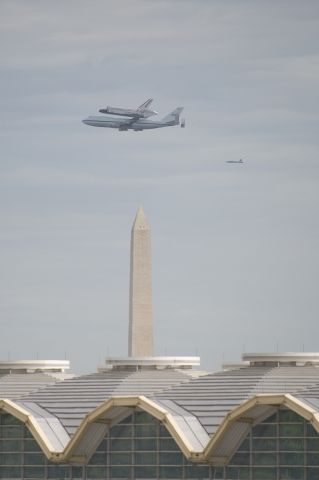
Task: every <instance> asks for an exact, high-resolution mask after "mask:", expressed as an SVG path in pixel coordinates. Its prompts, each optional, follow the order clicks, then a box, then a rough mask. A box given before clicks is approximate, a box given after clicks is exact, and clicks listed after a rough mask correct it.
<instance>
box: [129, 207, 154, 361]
mask: <svg viewBox="0 0 319 480" xmlns="http://www.w3.org/2000/svg"><path fill="white" fill-rule="evenodd" d="M128 354H129V356H130V357H151V356H153V318H152V255H151V228H150V225H149V223H148V221H147V218H146V216H145V213H144V210H143V208H142V207H140V208H139V209H138V211H137V214H136V217H135V220H134V223H133V227H132V232H131V266H130V316H129V341H128Z"/></svg>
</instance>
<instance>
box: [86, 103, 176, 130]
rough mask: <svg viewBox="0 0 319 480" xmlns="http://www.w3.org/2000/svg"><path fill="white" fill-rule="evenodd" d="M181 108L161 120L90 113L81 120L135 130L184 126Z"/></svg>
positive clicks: (97, 124)
mask: <svg viewBox="0 0 319 480" xmlns="http://www.w3.org/2000/svg"><path fill="white" fill-rule="evenodd" d="M182 110H183V108H182V107H178V108H176V109H175V110H174V111H173V112H171V113H170V114H168V115H166V117H164V118H163V119H162V120H157V121H156V120H149V119H148V118H134V117H133V118H130V119H128V118H119V117H111V116H109V115H108V116H102V115H92V116H89V117H88V118H86V119H84V120H82V122H83V123H85V125H91V126H92V127H104V128H117V129H118V130H120V131H126V130H134V131H136V132H138V131H142V130H151V129H154V128H163V127H171V126H174V125H181V126H183V127H184V125H185V124H184V122H182V123H180V120H179V116H180V113H181V112H182Z"/></svg>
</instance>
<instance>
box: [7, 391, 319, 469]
mask: <svg viewBox="0 0 319 480" xmlns="http://www.w3.org/2000/svg"><path fill="white" fill-rule="evenodd" d="M282 405H284V406H286V407H287V408H289V409H290V410H292V411H294V412H296V413H297V414H298V415H300V416H302V417H303V418H305V419H306V420H307V421H309V422H311V423H312V425H313V426H314V428H315V429H316V431H317V432H318V433H319V412H318V411H317V410H316V409H314V408H312V407H310V406H309V405H308V404H307V403H305V402H303V401H302V400H299V399H297V398H296V397H294V396H292V395H290V394H278V395H267V394H259V395H256V396H254V397H252V398H250V399H248V400H247V401H246V402H244V403H242V404H241V405H239V406H238V407H236V408H235V409H234V410H232V411H231V412H229V413H228V415H226V417H225V419H224V420H223V422H222V423H221V425H220V426H219V428H218V430H217V431H216V433H215V434H214V435H213V437H211V438H210V439H209V440H208V442H207V444H206V445H203V447H202V448H198V444H196V442H195V441H194V431H193V430H192V428H191V427H190V424H191V422H190V420H194V419H195V417H192V416H191V415H188V416H187V420H188V421H185V418H184V417H183V412H181V413H180V414H178V415H174V414H173V413H172V412H170V411H169V410H168V409H165V408H163V407H162V406H161V405H159V404H158V403H157V402H156V401H153V400H150V399H148V398H147V397H145V396H134V397H129V396H119V397H111V398H110V399H108V400H106V401H105V402H104V403H102V404H101V405H99V406H98V407H96V408H95V409H94V410H93V411H92V412H90V413H89V414H87V415H86V417H85V418H84V419H83V420H82V422H81V424H80V426H79V427H78V429H77V431H76V432H75V434H74V436H73V437H72V439H70V438H69V437H67V436H65V437H64V438H63V439H60V447H58V448H57V446H58V443H57V442H56V444H55V445H54V437H53V436H52V438H49V435H47V434H46V431H45V427H46V425H45V422H47V426H48V425H49V423H48V422H50V421H51V420H52V419H51V417H50V414H49V413H48V412H47V415H45V416H43V417H41V415H39V416H38V417H37V416H36V415H33V414H32V412H31V411H28V410H27V409H26V408H23V407H22V406H21V405H19V404H17V403H15V402H13V401H10V400H7V399H4V400H0V410H2V411H4V412H6V413H8V414H10V415H12V416H14V417H15V418H17V419H18V420H20V421H21V422H22V423H24V425H26V427H27V428H28V429H29V430H30V432H31V433H32V435H33V437H34V439H35V440H36V441H37V443H38V444H39V446H40V447H41V449H42V451H43V452H44V454H45V455H46V457H47V458H48V459H49V460H51V461H55V462H57V463H62V462H70V461H73V462H77V463H82V464H85V463H87V462H88V460H89V458H90V456H91V454H92V453H93V451H95V449H96V447H97V446H98V444H99V442H100V441H101V440H102V439H103V437H104V435H105V434H106V433H107V431H108V430H109V429H110V428H111V427H112V426H113V425H115V424H117V423H118V422H120V421H121V420H122V419H124V418H125V417H126V416H128V415H130V414H131V413H132V411H133V410H134V409H135V408H139V409H141V410H143V411H145V412H147V413H149V414H150V415H152V416H153V417H154V418H156V419H157V420H159V421H160V422H162V423H163V425H165V427H166V428H167V430H168V431H169V433H170V434H171V436H172V437H173V438H174V440H175V441H176V443H177V444H178V446H179V448H180V449H181V451H182V452H183V454H184V455H185V456H186V458H188V459H189V460H192V461H194V462H210V463H213V464H215V465H224V464H226V463H227V462H228V460H229V459H230V458H231V456H232V455H233V453H234V452H235V451H236V450H237V448H238V446H239V444H240V443H241V441H242V440H243V438H244V437H245V435H246V434H247V432H248V431H249V429H250V428H251V426H252V425H256V424H258V423H260V422H261V421H263V420H264V419H265V418H267V417H268V416H269V415H271V414H272V412H274V411H276V410H277V408H278V407H279V406H282ZM39 408H40V407H39ZM185 413H187V412H185ZM191 417H192V418H191ZM54 420H55V421H56V422H58V419H57V418H55V417H54ZM41 422H42V423H41ZM181 422H182V423H181ZM58 423H59V422H58ZM198 423H199V422H198ZM56 432H57V433H63V427H61V424H60V425H59V427H58V428H57V430H56Z"/></svg>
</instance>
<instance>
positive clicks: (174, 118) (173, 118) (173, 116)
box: [161, 107, 184, 125]
mask: <svg viewBox="0 0 319 480" xmlns="http://www.w3.org/2000/svg"><path fill="white" fill-rule="evenodd" d="M183 108H184V107H177V108H175V110H173V111H172V112H171V113H169V114H168V115H166V116H165V117H164V118H162V120H161V121H162V122H163V123H166V122H175V125H178V124H179V116H180V114H181V113H182V111H183Z"/></svg>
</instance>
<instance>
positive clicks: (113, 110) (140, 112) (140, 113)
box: [99, 98, 157, 119]
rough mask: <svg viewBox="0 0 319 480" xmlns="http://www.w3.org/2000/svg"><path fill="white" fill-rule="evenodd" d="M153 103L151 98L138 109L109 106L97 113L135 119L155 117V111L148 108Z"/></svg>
mask: <svg viewBox="0 0 319 480" xmlns="http://www.w3.org/2000/svg"><path fill="white" fill-rule="evenodd" d="M152 102H153V99H152V98H149V99H148V100H146V102H144V103H142V105H140V106H139V107H138V108H136V109H135V110H132V109H129V108H118V107H110V106H109V105H108V106H107V107H106V108H101V110H99V112H101V113H110V114H112V115H121V116H123V117H135V118H136V119H137V118H148V117H151V116H152V115H157V112H156V111H155V110H151V109H150V108H148V107H149V106H150V105H151V103H152Z"/></svg>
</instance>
